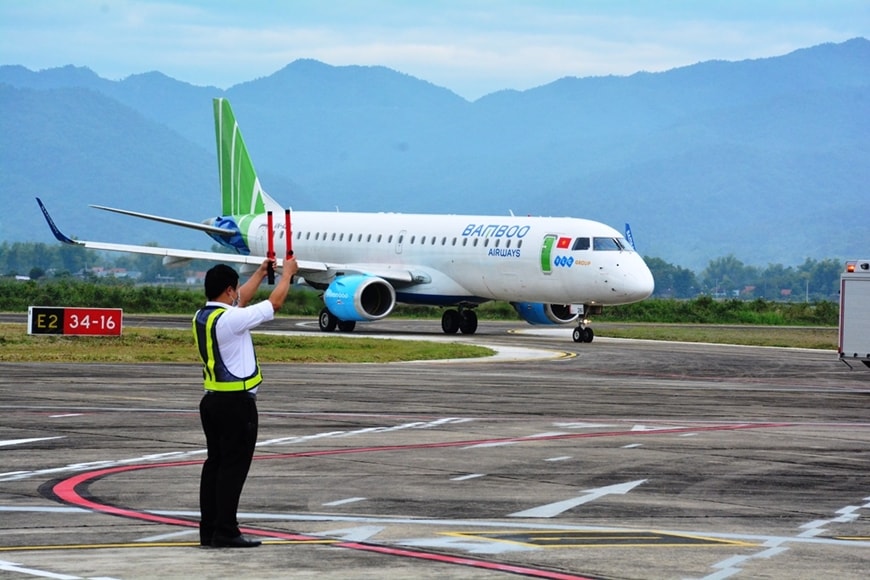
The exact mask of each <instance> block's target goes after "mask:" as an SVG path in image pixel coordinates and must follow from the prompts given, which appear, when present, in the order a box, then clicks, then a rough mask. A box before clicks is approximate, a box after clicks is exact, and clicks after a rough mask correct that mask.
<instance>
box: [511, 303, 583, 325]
mask: <svg viewBox="0 0 870 580" xmlns="http://www.w3.org/2000/svg"><path fill="white" fill-rule="evenodd" d="M511 306H513V307H514V310H516V311H517V314H519V315H520V318H522V319H523V320H525V321H526V322H528V323H529V324H542V325H546V324H570V323H571V322H575V321H576V320H577V319H578V318H579V317H580V312H579V310H578V309H574V308H571V305H570V304H541V303H539V302H511Z"/></svg>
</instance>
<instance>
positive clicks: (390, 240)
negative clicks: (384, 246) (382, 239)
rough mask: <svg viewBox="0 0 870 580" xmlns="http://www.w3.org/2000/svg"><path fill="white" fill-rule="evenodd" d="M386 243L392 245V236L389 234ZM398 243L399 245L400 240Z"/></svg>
mask: <svg viewBox="0 0 870 580" xmlns="http://www.w3.org/2000/svg"><path fill="white" fill-rule="evenodd" d="M387 243H388V244H392V243H393V234H390V235H389V236H388V237H387ZM399 243H400V244H401V243H402V240H401V239H400V240H399Z"/></svg>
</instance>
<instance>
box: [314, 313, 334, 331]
mask: <svg viewBox="0 0 870 580" xmlns="http://www.w3.org/2000/svg"><path fill="white" fill-rule="evenodd" d="M317 324H318V325H319V326H320V330H322V331H323V332H332V331H333V330H335V327H336V326H337V325H338V318H336V317H335V316H333V315H332V312H330V311H329V310H328V309H326V308H324V309H323V310H321V311H320V316H319V317H318V318H317Z"/></svg>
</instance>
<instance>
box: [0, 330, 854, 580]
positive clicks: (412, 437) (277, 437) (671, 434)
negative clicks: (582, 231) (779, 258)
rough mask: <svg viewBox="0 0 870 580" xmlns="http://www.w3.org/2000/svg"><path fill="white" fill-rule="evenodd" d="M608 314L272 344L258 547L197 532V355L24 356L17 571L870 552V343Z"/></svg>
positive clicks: (483, 573)
mask: <svg viewBox="0 0 870 580" xmlns="http://www.w3.org/2000/svg"><path fill="white" fill-rule="evenodd" d="M125 324H142V325H176V324H183V325H184V327H185V328H186V325H187V324H189V322H188V320H187V318H185V317H182V318H179V319H174V318H164V317H161V318H153V319H150V318H139V319H134V320H130V319H128V320H127V321H125ZM269 331H270V332H302V333H314V332H317V331H316V323H313V324H312V321H311V320H297V319H289V318H280V319H279V320H277V321H275V322H274V323H270V328H269ZM596 331H597V333H598V335H599V336H598V337H596V339H595V341H594V342H593V343H591V344H585V343H580V344H578V343H574V342H573V341H572V340H571V338H570V335H571V329H570V328H568V329H559V330H557V331H543V332H542V331H537V330H535V329H534V328H532V327H525V326H522V325H520V324H508V323H487V322H481V324H480V328H479V330H478V333H477V334H476V335H474V336H473V337H467V336H457V337H453V338H450V339H451V340H471V341H474V342H475V343H479V344H484V345H487V346H490V347H492V348H494V349H495V350H496V351H497V354H496V355H495V356H493V357H490V358H488V359H478V360H470V361H469V360H466V361H449V362H412V363H391V364H299V365H285V364H281V365H276V364H266V365H264V368H263V372H264V376H265V377H266V381H265V383H264V385H263V387H262V388H261V391H260V394H259V396H258V407H259V410H260V435H259V442H258V448H257V454H256V457H255V461H254V464H253V466H252V468H251V473H250V475H249V477H248V481H247V484H246V487H245V490H244V493H243V494H242V501H241V506H240V513H239V519H240V521H241V523H242V525H243V528H244V532H245V533H246V535H248V536H250V537H256V538H258V539H261V540H263V545H262V546H261V547H259V548H254V549H244V550H238V549H202V548H199V547H198V534H197V530H196V526H197V522H198V517H199V512H198V487H199V471H200V469H201V463H202V461H203V459H204V451H205V449H204V437H203V435H202V431H201V427H200V424H199V417H198V414H197V405H198V402H199V399H200V397H201V394H202V390H201V388H202V387H201V380H200V371H199V368H198V367H197V366H196V365H184V364H159V363H156V364H143V365H111V364H70V363H64V362H58V363H56V364H46V363H40V364H24V363H0V405H2V407H3V409H4V418H3V421H2V423H0V458H2V459H0V578H3V579H6V578H14V579H18V578H33V577H37V578H62V579H71V580H72V579H80V578H90V579H109V578H117V579H130V578H157V577H160V578H164V579H165V578H226V577H244V578H314V577H316V578H355V579H356V578H359V579H369V578H371V579H374V578H378V579H380V578H415V579H418V578H419V579H439V580H441V579H444V578H513V577H518V576H519V577H523V576H524V577H530V578H554V579H583V578H589V579H613V578H620V579H634V578H638V579H639V578H644V579H646V578H656V579H657V578H677V579H710V580H714V579H723V578H753V579H754V578H777V579H778V578H784V579H785V578H788V579H802V578H807V579H810V578H812V579H814V580H815V579H818V578H838V579H852V578H854V579H858V578H861V579H863V578H867V577H870V405H868V404H870V369H863V368H857V367H856V368H855V369H854V370H850V369H849V368H848V367H847V366H845V365H843V364H842V363H841V362H839V361H838V360H837V355H836V353H835V352H834V351H811V350H800V349H780V348H751V347H736V346H726V345H703V344H684V343H666V342H652V341H630V340H617V339H608V338H607V337H606V329H601V330H599V329H596ZM348 336H350V335H348ZM353 336H381V337H390V338H397V337H398V338H414V339H420V338H423V339H432V340H445V339H447V338H445V337H444V336H443V335H442V334H441V332H440V328H439V326H438V323H437V322H433V321H424V322H415V321H394V320H388V321H382V322H378V323H374V324H371V325H359V326H358V327H357V331H356V332H355V333H353Z"/></svg>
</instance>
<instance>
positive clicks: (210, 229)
mask: <svg viewBox="0 0 870 580" xmlns="http://www.w3.org/2000/svg"><path fill="white" fill-rule="evenodd" d="M91 207H93V208H96V209H101V210H103V211H111V212H115V213H120V214H124V215H129V216H133V217H138V218H142V219H146V220H153V221H155V222H161V223H164V224H171V225H173V226H181V227H183V228H191V229H194V230H199V231H201V232H207V233H210V234H217V235H219V236H223V237H226V238H230V237H232V236H234V235H236V234H237V233H239V232H238V230H228V229H226V228H218V227H215V226H210V225H208V224H203V223H198V222H189V221H185V220H179V219H175V218H168V217H163V216H159V215H151V214H148V213H140V212H138V211H130V210H127V209H117V208H114V207H106V206H104V205H93V204H91Z"/></svg>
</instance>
